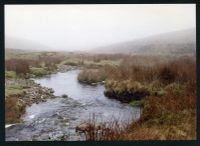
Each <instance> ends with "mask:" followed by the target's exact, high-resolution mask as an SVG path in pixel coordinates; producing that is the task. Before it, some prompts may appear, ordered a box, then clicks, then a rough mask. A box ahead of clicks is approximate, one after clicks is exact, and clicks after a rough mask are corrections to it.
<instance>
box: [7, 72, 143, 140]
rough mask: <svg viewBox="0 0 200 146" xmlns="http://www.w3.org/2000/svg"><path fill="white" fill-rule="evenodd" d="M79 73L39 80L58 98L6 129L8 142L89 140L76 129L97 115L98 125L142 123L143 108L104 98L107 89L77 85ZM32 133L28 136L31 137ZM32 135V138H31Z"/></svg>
mask: <svg viewBox="0 0 200 146" xmlns="http://www.w3.org/2000/svg"><path fill="white" fill-rule="evenodd" d="M78 72H79V71H78V70H71V71H68V72H64V73H60V72H59V73H56V74H52V75H50V76H46V77H42V78H38V79H35V82H36V83H37V84H40V85H41V86H42V87H47V88H52V89H53V90H54V91H55V92H54V95H55V96H56V97H60V96H61V95H63V94H66V95H68V97H67V98H54V99H47V101H46V102H40V103H38V104H35V103H34V104H32V106H29V107H27V109H26V113H25V114H24V115H23V116H22V117H23V120H24V122H23V123H21V124H17V125H14V126H11V127H9V128H6V140H8V141H9V140H11V141H12V140H33V139H34V140H62V137H63V138H64V137H65V138H64V139H63V140H76V141H77V140H85V137H84V134H83V133H82V134H81V133H77V132H76V127H77V126H79V125H82V123H85V122H88V120H89V119H90V116H91V115H92V114H95V116H96V120H97V123H99V122H100V123H101V122H111V121H112V120H114V119H118V120H119V122H122V123H126V122H128V121H132V119H135V120H136V119H138V118H139V116H140V108H133V107H131V106H129V105H128V104H123V103H121V102H119V101H117V100H111V99H108V98H107V97H105V96H104V93H103V91H104V86H103V85H100V84H99V85H96V86H88V85H83V84H80V83H79V82H78V81H77V75H78ZM27 131H28V133H27ZM27 134H28V135H27Z"/></svg>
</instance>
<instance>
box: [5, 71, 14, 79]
mask: <svg viewBox="0 0 200 146" xmlns="http://www.w3.org/2000/svg"><path fill="white" fill-rule="evenodd" d="M5 77H6V78H16V72H15V71H5Z"/></svg>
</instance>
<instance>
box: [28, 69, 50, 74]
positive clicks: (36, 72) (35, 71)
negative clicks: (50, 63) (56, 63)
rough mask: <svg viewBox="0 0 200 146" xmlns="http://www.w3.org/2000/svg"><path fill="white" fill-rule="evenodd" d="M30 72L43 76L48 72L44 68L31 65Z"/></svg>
mask: <svg viewBox="0 0 200 146" xmlns="http://www.w3.org/2000/svg"><path fill="white" fill-rule="evenodd" d="M30 73H31V74H33V75H35V76H43V75H46V74H48V73H49V72H48V71H47V70H46V69H45V68H41V67H31V68H30Z"/></svg>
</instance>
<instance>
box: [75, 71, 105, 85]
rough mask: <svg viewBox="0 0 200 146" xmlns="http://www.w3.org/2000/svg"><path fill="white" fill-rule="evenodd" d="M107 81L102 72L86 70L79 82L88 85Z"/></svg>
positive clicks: (81, 73) (80, 75)
mask: <svg viewBox="0 0 200 146" xmlns="http://www.w3.org/2000/svg"><path fill="white" fill-rule="evenodd" d="M105 79H106V76H105V74H104V73H103V71H102V70H98V69H86V70H83V71H82V72H80V73H79V75H78V81H79V82H82V83H86V84H92V83H98V82H102V81H104V80H105Z"/></svg>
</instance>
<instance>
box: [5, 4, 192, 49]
mask: <svg viewBox="0 0 200 146" xmlns="http://www.w3.org/2000/svg"><path fill="white" fill-rule="evenodd" d="M195 7H196V6H195V4H166V5H165V4H162V5H161V4H154V5H153V4H145V5H144V4H139V5H138V4H132V5H6V6H5V36H6V37H7V36H8V37H14V38H18V39H22V40H23V39H25V40H30V41H33V42H36V43H39V44H44V45H45V46H49V47H51V48H52V49H57V50H70V51H71V50H86V49H90V48H95V47H99V46H106V45H110V44H113V43H118V42H124V41H128V40H134V39H137V38H143V37H146V36H150V35H154V34H159V33H164V32H170V31H176V30H181V29H187V28H191V27H196V12H195V11H196V10H195ZM6 42H7V41H6ZM5 45H6V46H9V45H11V46H12V44H5ZM13 47H14V46H13ZM48 49H49V48H48Z"/></svg>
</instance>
